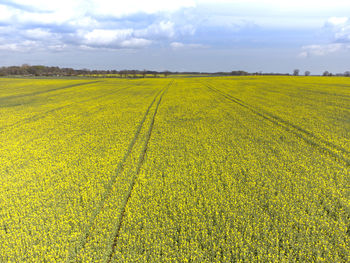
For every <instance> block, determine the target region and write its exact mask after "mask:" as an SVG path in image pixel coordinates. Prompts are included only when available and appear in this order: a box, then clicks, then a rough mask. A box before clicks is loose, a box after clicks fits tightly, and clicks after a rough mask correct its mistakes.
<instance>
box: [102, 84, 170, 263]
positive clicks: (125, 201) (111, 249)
mask: <svg viewBox="0 0 350 263" xmlns="http://www.w3.org/2000/svg"><path fill="white" fill-rule="evenodd" d="M173 82H174V81H172V82H171V83H170V84H169V85H168V86H167V87H166V89H164V90H163V92H162V94H161V95H160V97H159V100H158V102H157V105H156V108H155V110H154V113H153V116H152V120H151V122H150V124H149V127H148V131H147V137H146V139H145V141H144V143H143V146H142V151H141V154H140V156H139V159H138V162H137V167H136V170H135V172H134V174H133V177H132V179H131V182H130V185H129V188H128V191H127V193H126V195H125V196H124V199H123V202H122V207H121V208H120V211H119V214H118V219H117V221H116V224H115V226H114V228H113V230H112V234H111V236H110V242H111V243H110V244H111V246H110V247H109V248H107V253H106V256H105V260H104V262H107V263H109V262H111V260H112V257H113V254H114V252H115V249H116V247H117V241H118V238H119V233H120V229H121V226H122V223H123V219H124V217H125V209H126V206H127V205H128V202H129V200H130V197H131V194H132V191H133V189H134V186H135V183H136V179H137V177H138V175H139V173H140V170H141V167H142V164H143V161H144V159H145V155H146V152H147V149H148V143H149V140H150V138H151V135H152V130H153V126H154V122H155V118H156V115H157V112H158V108H159V105H160V103H161V101H162V98H163V96H164V94H165V92H166V91H167V90H168V88H169V87H170V86H171V85H172V84H173Z"/></svg>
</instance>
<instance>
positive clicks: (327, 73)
mask: <svg viewBox="0 0 350 263" xmlns="http://www.w3.org/2000/svg"><path fill="white" fill-rule="evenodd" d="M330 74H331V73H329V72H328V71H327V70H326V71H325V72H323V74H322V75H323V76H330Z"/></svg>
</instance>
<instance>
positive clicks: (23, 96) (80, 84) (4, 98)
mask: <svg viewBox="0 0 350 263" xmlns="http://www.w3.org/2000/svg"><path fill="white" fill-rule="evenodd" d="M97 82H101V80H97V81H90V82H83V83H76V84H71V85H67V86H63V87H57V88H53V89H49V90H41V91H35V92H32V93H26V94H21V95H11V96H6V97H0V105H1V103H2V102H3V101H6V100H10V99H20V98H25V97H30V96H35V95H39V94H45V93H49V92H52V91H56V90H63V89H69V88H74V87H78V86H84V85H88V84H93V83H97Z"/></svg>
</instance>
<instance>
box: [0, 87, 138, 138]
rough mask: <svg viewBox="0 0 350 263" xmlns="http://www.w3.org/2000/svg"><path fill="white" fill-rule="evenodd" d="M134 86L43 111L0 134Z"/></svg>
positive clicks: (6, 126) (9, 126)
mask: <svg viewBox="0 0 350 263" xmlns="http://www.w3.org/2000/svg"><path fill="white" fill-rule="evenodd" d="M143 83H144V82H142V83H140V84H137V85H135V86H140V85H142V84H143ZM135 86H132V85H130V86H127V87H125V88H120V89H117V90H114V91H112V92H109V93H106V94H103V95H100V96H96V97H93V98H88V99H85V100H81V101H77V102H73V103H70V104H68V105H64V106H60V107H56V108H53V109H51V110H48V111H45V112H43V113H39V114H36V115H34V116H32V117H28V118H24V119H22V120H19V121H17V122H15V123H12V124H10V125H5V126H2V127H0V133H3V130H5V129H7V128H13V127H16V126H19V125H21V124H24V123H30V122H33V121H37V120H40V119H42V118H45V117H46V115H47V114H49V113H52V112H55V111H59V110H62V109H65V108H68V107H71V106H72V105H75V104H80V103H85V102H88V101H92V100H95V99H99V98H103V97H106V96H109V95H112V94H115V93H118V92H120V91H122V90H125V89H128V88H131V87H135Z"/></svg>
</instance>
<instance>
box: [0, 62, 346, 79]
mask: <svg viewBox="0 0 350 263" xmlns="http://www.w3.org/2000/svg"><path fill="white" fill-rule="evenodd" d="M168 75H189V76H191V75H197V76H198V75H202V76H208V75H209V76H248V75H279V76H289V75H294V76H298V75H299V70H298V69H295V70H294V72H293V73H292V74H289V73H263V72H261V71H260V72H255V73H249V72H246V71H243V70H234V71H230V72H215V73H212V72H210V73H209V72H177V71H176V72H172V71H168V70H166V71H153V70H126V69H125V70H90V69H73V68H60V67H48V66H42V65H36V66H31V65H28V64H24V65H22V66H10V67H0V76H47V77H49V76H52V77H54V76H87V77H88V76H92V77H121V78H140V77H150V76H151V77H159V76H164V77H167V76H168ZM309 75H310V71H305V76H309ZM322 75H323V76H350V71H346V72H345V73H338V74H332V73H330V72H328V71H325V72H324V73H323V74H322Z"/></svg>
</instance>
